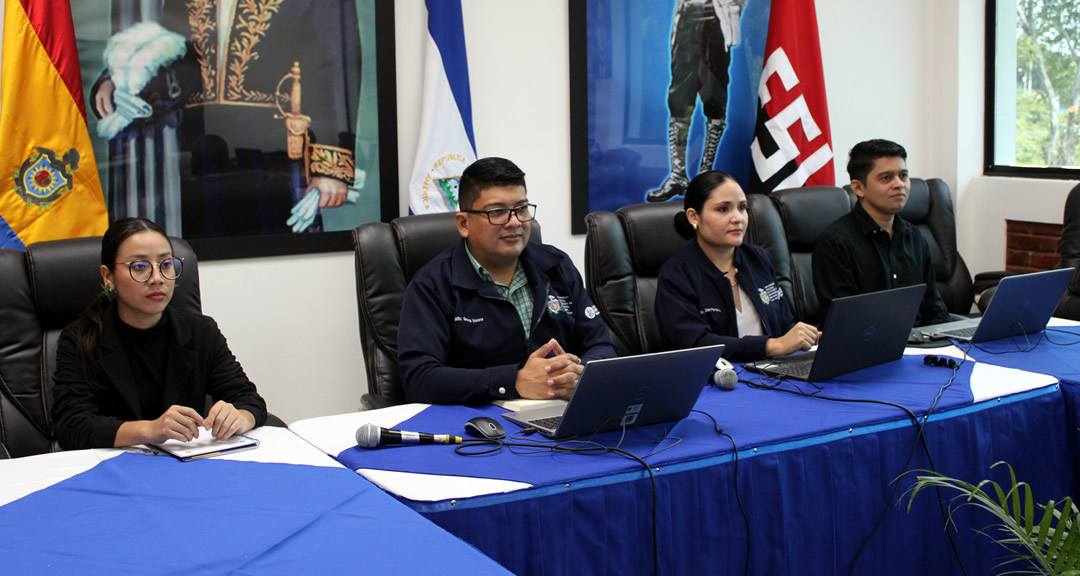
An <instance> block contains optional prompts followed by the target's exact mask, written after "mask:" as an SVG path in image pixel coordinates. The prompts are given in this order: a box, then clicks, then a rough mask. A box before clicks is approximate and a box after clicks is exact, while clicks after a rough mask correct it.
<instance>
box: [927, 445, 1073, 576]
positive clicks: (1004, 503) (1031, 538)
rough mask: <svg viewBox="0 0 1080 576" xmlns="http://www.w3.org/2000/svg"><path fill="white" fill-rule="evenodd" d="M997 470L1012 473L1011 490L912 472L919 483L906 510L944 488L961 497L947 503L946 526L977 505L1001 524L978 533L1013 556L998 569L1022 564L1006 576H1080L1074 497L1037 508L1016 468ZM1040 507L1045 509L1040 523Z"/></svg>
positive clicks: (984, 482) (1026, 484) (989, 484)
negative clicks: (931, 490)
mask: <svg viewBox="0 0 1080 576" xmlns="http://www.w3.org/2000/svg"><path fill="white" fill-rule="evenodd" d="M999 465H1004V466H1006V467H1008V469H1009V486H1008V490H1005V489H1003V488H1002V486H1001V485H999V484H998V483H997V482H994V481H992V480H983V481H982V482H979V483H978V484H970V483H968V482H964V481H963V480H957V479H955V478H950V477H948V476H945V475H944V474H939V473H937V472H933V471H928V470H916V471H914V473H916V474H917V476H916V481H915V484H914V485H912V487H911V488H909V489H908V490H907V495H908V511H909V512H910V511H911V505H912V503H913V502H914V501H915V496H916V495H918V493H919V492H921V491H923V490H924V489H927V488H937V489H941V488H945V489H948V490H953V491H955V492H959V494H958V495H957V496H955V497H953V498H951V499H950V500H949V513H948V523H950V524H951V523H952V522H953V514H954V513H955V512H956V511H957V510H958V509H960V508H962V507H964V506H975V507H976V508H980V509H982V510H986V511H987V512H989V513H990V514H992V515H993V516H994V518H995V519H996V520H997V523H996V524H993V525H991V526H988V527H986V528H984V529H982V530H977V532H978V533H980V534H983V535H985V536H987V537H989V538H990V539H991V540H993V541H994V542H995V543H997V544H1000V545H1002V546H1004V547H1005V548H1008V549H1009V550H1010V551H1012V554H1011V555H1010V557H1009V558H1008V559H1006V560H1005V561H1003V562H1002V563H1001V564H999V565H998V567H999V568H1002V567H1004V566H1007V565H1017V564H1023V565H1024V566H1023V567H1022V568H1021V567H1020V566H1015V567H1017V568H1020V569H1017V570H1013V571H1010V572H1005V573H1004V574H1044V575H1047V576H1069V575H1072V576H1080V529H1078V526H1080V510H1078V509H1077V507H1076V504H1074V503H1073V500H1072V498H1069V497H1066V498H1065V499H1064V500H1062V501H1061V502H1054V501H1053V500H1050V501H1049V502H1047V503H1046V504H1038V505H1037V504H1035V502H1034V497H1033V496H1032V492H1031V486H1030V485H1028V483H1027V482H1018V481H1017V480H1016V473H1015V472H1014V471H1013V468H1012V466H1010V465H1009V464H1008V463H1006V462H997V463H995V464H994V465H993V466H991V467H990V468H995V467H997V466H999ZM991 488H992V490H990V489H991ZM960 500H963V501H962V502H960ZM1036 508H1041V509H1042V514H1041V517H1040V518H1039V519H1038V521H1036ZM946 529H947V528H946ZM991 529H993V530H994V533H991Z"/></svg>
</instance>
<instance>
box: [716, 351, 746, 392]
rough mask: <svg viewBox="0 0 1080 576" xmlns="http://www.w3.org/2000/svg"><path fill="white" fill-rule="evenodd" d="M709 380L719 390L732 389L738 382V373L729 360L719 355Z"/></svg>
mask: <svg viewBox="0 0 1080 576" xmlns="http://www.w3.org/2000/svg"><path fill="white" fill-rule="evenodd" d="M711 381H712V383H713V384H716V386H717V387H718V388H720V389H721V390H734V389H735V384H738V382H739V375H738V374H737V373H736V372H735V367H734V366H732V365H731V362H728V361H727V359H726V358H723V357H721V358H720V359H718V360H717V361H716V371H714V372H713V374H712V378H711Z"/></svg>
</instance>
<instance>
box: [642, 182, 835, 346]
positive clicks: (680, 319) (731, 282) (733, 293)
mask: <svg viewBox="0 0 1080 576" xmlns="http://www.w3.org/2000/svg"><path fill="white" fill-rule="evenodd" d="M683 207H684V210H683V211H682V212H679V213H678V214H676V215H675V229H676V230H677V231H678V232H679V234H680V235H682V236H683V237H684V238H688V239H693V241H691V242H690V243H688V244H687V246H686V248H684V249H682V250H681V251H679V252H678V253H677V254H675V256H672V257H671V259H670V260H668V261H667V262H665V263H664V265H663V266H662V267H661V268H660V274H659V278H658V286H657V290H656V318H657V322H658V323H659V326H660V335H661V336H662V337H663V339H664V343H665V345H666V346H667V347H668V348H670V349H680V348H692V347H696V346H708V345H712V344H725V345H726V346H725V348H724V354H723V355H724V357H725V358H727V359H728V360H732V361H735V362H742V361H746V360H755V359H760V358H766V357H772V356H783V355H786V354H791V353H792V352H795V351H796V350H808V349H809V348H810V347H811V346H813V345H814V344H815V343H816V342H817V339H818V337H819V336H820V332H818V330H817V329H816V328H814V327H813V326H811V325H809V324H804V323H802V322H795V320H794V317H793V315H792V313H791V306H790V305H789V304H788V299H787V295H786V294H784V292H783V290H781V288H780V285H779V284H777V282H776V273H775V272H774V271H773V266H772V260H771V259H770V258H769V254H768V253H767V252H765V250H762V249H761V248H759V247H757V246H754V245H752V244H748V243H744V242H743V236H744V234H745V232H746V224H747V214H746V194H745V193H744V192H743V190H742V187H740V186H739V183H738V182H736V181H735V180H734V179H733V178H732V177H731V176H730V175H728V174H725V173H724V172H718V171H709V172H702V173H701V174H698V175H697V177H695V178H694V179H693V181H691V182H690V185H689V186H688V187H687V189H686V197H685V200H684V202H683Z"/></svg>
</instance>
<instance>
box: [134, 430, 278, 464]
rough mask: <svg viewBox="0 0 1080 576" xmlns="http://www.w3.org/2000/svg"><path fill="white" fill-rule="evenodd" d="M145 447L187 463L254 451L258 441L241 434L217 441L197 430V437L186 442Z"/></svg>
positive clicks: (174, 441) (169, 442) (163, 443)
mask: <svg viewBox="0 0 1080 576" xmlns="http://www.w3.org/2000/svg"><path fill="white" fill-rule="evenodd" d="M147 446H150V447H152V448H153V449H155V450H158V451H160V452H164V453H165V454H168V455H170V456H173V457H175V458H177V459H179V460H180V461H182V462H187V461H189V460H196V459H198V458H210V457H213V456H220V455H222V454H227V453H230V452H242V451H244V450H254V449H255V448H258V447H259V440H258V439H256V438H251V437H250V436H244V435H243V434H236V435H234V436H232V437H231V438H229V439H228V440H217V439H215V438H214V435H213V433H211V432H210V431H209V430H207V429H205V428H199V436H198V437H196V438H193V439H191V440H190V441H188V442H181V441H179V440H166V441H165V442H162V443H160V444H147Z"/></svg>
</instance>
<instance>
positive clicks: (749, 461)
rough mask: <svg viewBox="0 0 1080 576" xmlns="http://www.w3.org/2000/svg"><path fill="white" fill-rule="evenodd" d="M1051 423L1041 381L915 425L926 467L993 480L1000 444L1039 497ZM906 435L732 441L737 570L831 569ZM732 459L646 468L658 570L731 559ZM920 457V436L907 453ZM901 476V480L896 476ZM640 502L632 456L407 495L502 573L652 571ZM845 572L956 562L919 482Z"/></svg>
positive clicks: (882, 492) (1054, 469)
mask: <svg viewBox="0 0 1080 576" xmlns="http://www.w3.org/2000/svg"><path fill="white" fill-rule="evenodd" d="M777 394H778V393H777ZM1073 414H1074V415H1075V412H1074V413H1073ZM1066 425H1067V416H1066V410H1065V403H1064V402H1063V401H1062V397H1061V393H1060V392H1059V391H1058V388H1057V387H1051V388H1044V389H1040V390H1035V391H1032V392H1028V393H1024V394H1019V395H1015V396H1012V397H1009V398H1006V399H1004V400H1000V401H990V402H984V403H982V404H979V405H975V406H968V407H962V408H958V409H954V410H952V411H950V412H947V413H945V412H939V413H938V415H937V416H936V417H934V418H931V421H930V423H929V424H928V425H927V427H926V431H925V435H926V438H927V442H928V444H929V446H930V450H931V454H932V456H933V458H934V461H935V464H936V467H937V469H938V470H939V471H941V472H944V473H946V474H950V475H954V476H958V477H961V478H964V479H967V480H971V481H977V480H980V479H982V478H986V477H992V478H995V479H998V480H1001V479H1002V478H1001V476H1000V474H999V472H1000V470H995V471H994V472H993V473H991V471H990V470H989V468H990V466H991V465H992V464H994V463H995V462H997V461H999V460H1006V461H1008V462H1009V463H1010V464H1012V465H1013V467H1014V468H1015V469H1016V472H1017V474H1018V476H1019V477H1020V478H1021V479H1022V480H1025V481H1027V482H1029V483H1031V484H1032V485H1033V487H1034V489H1035V496H1036V499H1037V500H1038V501H1045V500H1048V499H1051V498H1053V499H1060V498H1061V497H1062V496H1064V495H1066V494H1067V493H1069V491H1070V490H1071V488H1072V485H1071V474H1072V466H1071V464H1070V459H1071V458H1072V456H1071V453H1070V452H1069V442H1070V440H1069V437H1068V436H1067V435H1066V434H1065V433H1064V431H1065V429H1066ZM732 434H733V435H734V436H735V440H736V441H737V442H740V436H739V434H738V433H736V432H732ZM914 441H915V428H914V427H913V426H912V425H909V424H905V425H897V424H895V423H891V424H890V423H886V424H875V425H871V426H868V427H866V428H863V429H855V430H853V431H852V432H851V433H850V434H848V433H846V432H842V433H841V434H840V435H834V436H833V437H832V439H831V440H830V441H827V442H823V441H820V439H819V440H818V441H814V440H812V439H805V440H800V441H796V442H793V443H791V444H790V445H778V446H773V447H771V449H769V450H764V449H761V450H759V451H758V453H757V454H756V455H755V454H754V452H753V451H752V450H750V449H747V450H745V451H744V446H742V445H741V444H742V442H740V446H739V448H740V453H739V455H740V461H739V463H738V488H739V494H740V496H741V500H742V503H743V506H744V507H745V509H746V511H747V514H748V515H749V521H750V540H751V552H750V573H751V574H763V575H775V574H799V575H815V574H820V575H829V576H832V575H835V574H846V573H847V571H848V568H849V567H850V565H851V563H852V561H853V559H854V557H855V554H856V551H857V550H858V548H859V546H860V545H861V544H862V542H863V541H864V539H865V538H866V537H867V535H868V534H869V532H870V530H871V528H872V527H873V526H874V524H875V523H876V522H877V520H878V518H879V517H880V515H881V514H882V512H883V511H884V510H885V508H886V503H887V502H888V499H889V495H890V493H891V490H892V485H891V484H890V482H892V481H893V480H894V479H895V478H896V477H897V476H898V475H899V474H901V473H902V472H903V471H904V466H903V464H904V462H905V461H906V460H907V458H908V455H909V453H910V451H911V449H912V445H913V442H914ZM734 466H735V464H734V462H732V461H730V460H727V461H720V462H715V463H712V464H710V465H706V466H703V467H700V468H687V469H681V468H680V467H679V466H676V465H673V466H670V467H668V468H666V469H665V468H661V471H660V473H659V474H658V475H657V477H656V480H657V484H658V488H657V498H658V531H659V548H660V569H661V573H662V574H741V573H742V571H743V567H744V562H745V560H746V545H747V534H746V530H745V528H744V526H743V520H742V517H741V516H740V515H739V511H738V506H737V504H736V500H735V494H734V486H733V483H732V478H733V477H734ZM927 467H928V462H927V460H926V456H925V454H924V453H923V451H922V450H921V449H920V450H918V451H917V452H916V454H915V457H914V459H913V461H912V464H911V468H927ZM630 474H634V475H636V479H632V478H631V477H630ZM911 481H912V479H910V478H908V479H905V480H903V481H902V482H903V484H902V487H901V492H903V490H904V488H905V487H906V486H908V485H909V484H910V482H911ZM530 493H531V494H530ZM946 496H947V495H946ZM651 502H652V491H651V484H650V482H649V479H648V477H647V476H646V475H645V474H644V472H641V471H638V472H635V473H628V474H627V475H626V477H625V478H624V479H623V481H622V482H614V483H598V484H593V485H590V484H589V482H587V481H585V482H581V483H578V484H577V485H572V486H570V487H569V488H562V487H560V486H548V487H541V488H537V489H534V490H528V491H524V492H515V493H510V494H506V495H493V496H486V497H479V498H473V499H470V500H468V501H465V502H461V503H459V505H458V506H444V505H440V504H435V505H424V504H422V503H415V502H413V503H409V504H410V505H411V506H412V507H414V508H415V509H418V510H420V511H422V512H423V513H424V515H425V516H427V517H428V518H430V519H432V520H433V521H434V522H435V523H437V524H439V525H440V526H442V527H444V528H446V529H447V530H448V531H450V532H451V533H453V534H455V535H457V536H459V537H461V538H463V539H464V540H466V541H467V542H470V543H472V544H473V545H474V546H476V547H477V548H478V549H479V550H480V551H482V552H484V553H485V554H487V555H489V556H490V557H492V558H493V559H495V560H496V561H498V562H499V563H501V564H502V565H503V566H505V567H506V568H508V569H510V570H511V571H513V572H514V573H516V574H598V575H603V574H646V573H651V571H652V529H651V516H650V510H651ZM957 521H958V525H959V533H958V534H957V535H956V541H957V544H958V547H959V550H960V554H961V558H962V559H963V561H964V564H965V566H966V568H967V571H968V573H969V574H989V573H992V572H993V567H994V566H995V565H996V564H997V563H998V562H999V561H1000V559H1001V557H1002V556H1001V550H999V549H998V547H996V546H994V545H992V544H991V543H990V542H989V541H988V540H987V539H986V538H985V537H983V536H978V535H976V534H974V532H973V529H974V528H977V527H982V526H984V525H986V524H987V523H988V522H989V521H990V519H989V518H988V517H986V516H982V515H978V516H975V515H974V513H973V512H970V511H967V510H965V511H962V512H961V513H960V514H959V515H958V516H957ZM676 527H677V528H676ZM855 573H856V574H874V575H881V574H898V575H905V576H906V575H910V574H935V575H937V574H959V573H960V571H959V568H958V566H957V564H956V561H955V559H954V558H953V554H952V551H951V549H950V546H949V541H948V539H947V537H946V535H945V532H944V524H943V521H942V518H941V513H940V511H939V509H938V504H937V499H936V497H935V496H934V495H933V493H932V492H931V493H924V494H921V495H920V496H919V497H918V498H917V499H916V501H915V504H914V506H913V508H912V510H911V512H910V513H909V512H908V511H907V510H906V501H905V504H904V505H903V506H900V505H896V507H894V508H893V509H891V510H890V512H889V514H888V516H887V519H886V521H885V523H884V525H883V526H882V528H881V529H879V530H878V532H877V533H876V534H875V535H874V537H873V539H872V540H871V541H870V543H869V545H868V546H867V548H866V550H865V551H864V552H863V554H862V557H861V559H860V560H859V564H858V570H857V571H856V572H855Z"/></svg>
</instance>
